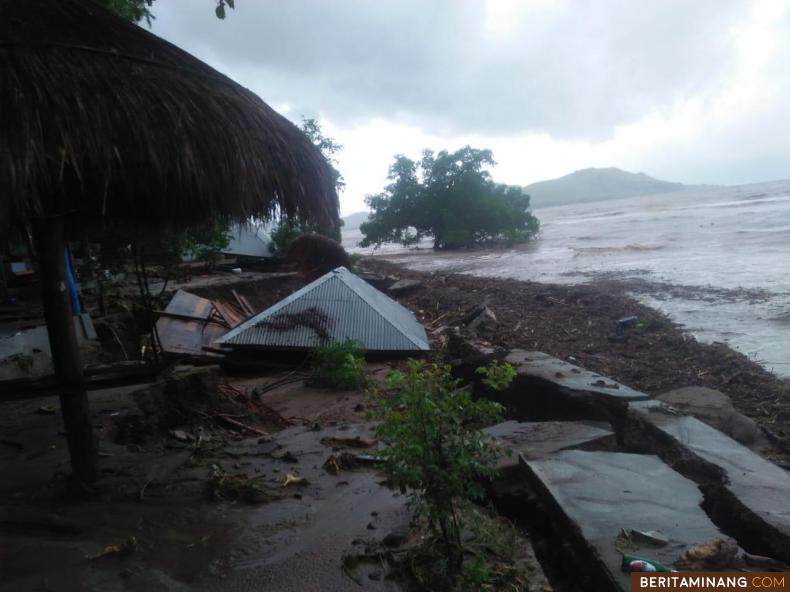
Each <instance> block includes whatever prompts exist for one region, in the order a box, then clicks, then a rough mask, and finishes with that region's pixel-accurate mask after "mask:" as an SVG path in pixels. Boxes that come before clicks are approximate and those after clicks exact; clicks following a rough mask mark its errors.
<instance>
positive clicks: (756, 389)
mask: <svg viewBox="0 0 790 592" xmlns="http://www.w3.org/2000/svg"><path fill="white" fill-rule="evenodd" d="M362 267H363V268H364V270H365V271H368V272H371V273H377V274H383V275H394V276H398V277H399V278H401V279H406V278H407V279H415V280H418V281H420V282H421V284H422V288H420V289H416V290H414V291H412V292H409V293H405V294H403V295H401V296H397V297H396V299H397V300H399V301H400V302H401V304H403V305H404V306H406V307H407V308H409V309H411V310H412V311H413V312H414V313H415V315H416V316H417V319H418V320H419V321H420V322H422V323H423V324H424V325H426V329H427V330H428V333H429V335H431V334H432V333H435V332H436V331H437V329H440V328H441V327H445V326H446V327H449V326H453V325H458V324H460V321H461V319H462V318H463V317H464V315H465V314H466V312H467V311H468V310H469V309H471V308H472V307H474V306H477V305H479V304H481V303H483V302H486V303H487V305H488V306H489V308H490V309H491V310H492V311H493V312H494V314H495V315H496V318H497V322H498V324H497V331H496V333H495V335H494V336H493V338H492V339H491V340H490V343H491V345H493V346H497V347H502V348H523V349H527V350H539V351H543V352H545V353H547V354H550V355H552V356H555V357H558V358H561V359H564V360H571V361H573V363H574V364H577V365H579V366H582V367H584V368H586V369H588V370H592V371H594V372H597V373H600V374H602V375H604V376H608V377H611V378H613V379H615V380H617V381H619V382H621V383H623V384H626V385H628V386H630V387H632V388H634V389H636V390H640V391H642V392H644V393H646V394H648V395H650V396H655V395H658V394H660V393H662V392H666V391H668V390H672V389H675V388H680V387H686V386H703V387H708V388H712V389H715V390H718V391H721V392H722V393H724V394H726V395H728V396H729V397H730V398H731V400H732V403H733V405H734V407H735V408H736V409H737V410H738V411H739V412H741V413H743V414H744V415H746V416H747V417H750V418H751V419H753V420H754V421H755V422H756V423H757V424H758V425H759V426H760V427H761V428H762V430H763V431H764V432H765V433H766V435H767V436H768V438H769V440H770V441H771V443H772V446H773V449H774V450H773V454H772V455H771V456H773V457H774V458H775V459H776V460H779V461H780V462H782V463H787V462H788V461H790V379H783V378H780V377H779V376H777V375H775V374H773V373H771V372H770V371H768V370H767V369H765V368H764V367H763V366H761V365H760V364H758V363H757V362H755V361H753V360H751V359H750V358H749V357H747V356H746V355H744V354H742V353H740V352H738V351H736V350H734V349H732V348H731V347H730V346H729V345H727V344H725V343H711V344H708V343H702V342H700V341H698V340H697V339H696V338H694V337H693V336H692V335H691V334H690V333H689V332H687V331H686V330H685V329H684V328H683V327H682V326H681V325H679V324H678V323H675V322H673V321H672V320H671V319H670V318H669V317H668V316H667V315H666V314H664V313H662V312H660V311H658V310H656V309H654V308H652V307H650V306H648V305H645V304H642V303H640V302H639V301H638V300H637V299H636V298H635V297H633V296H631V295H629V294H628V290H627V287H626V286H624V285H620V284H618V282H614V281H604V280H593V281H592V282H590V283H585V284H544V283H539V282H534V281H526V280H514V279H504V278H489V277H480V276H473V275H468V274H459V273H450V272H443V271H433V272H423V271H415V270H412V269H409V268H407V267H404V266H403V265H400V264H397V263H393V262H390V261H387V260H385V259H383V257H365V258H363V263H362ZM630 316H636V317H637V318H638V326H637V327H634V328H629V329H622V328H618V323H617V321H618V320H619V319H623V318H626V317H630ZM431 338H432V339H435V335H431Z"/></svg>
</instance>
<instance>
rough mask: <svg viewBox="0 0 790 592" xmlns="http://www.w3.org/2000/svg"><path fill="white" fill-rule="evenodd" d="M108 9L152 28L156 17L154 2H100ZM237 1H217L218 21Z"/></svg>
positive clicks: (109, 0)
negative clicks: (153, 7) (152, 22)
mask: <svg viewBox="0 0 790 592" xmlns="http://www.w3.org/2000/svg"><path fill="white" fill-rule="evenodd" d="M99 1H100V2H102V3H103V4H104V5H105V6H106V7H107V8H109V9H110V10H112V11H113V12H114V13H115V14H117V15H118V16H120V17H123V18H125V19H127V20H130V21H132V22H133V23H139V22H140V21H142V20H143V19H145V21H146V23H148V26H149V27H150V26H151V21H152V20H153V19H154V15H153V13H152V12H151V7H152V6H153V4H154V0H99ZM234 4H235V0H217V5H216V7H215V8H214V14H216V15H217V18H218V19H224V18H225V15H226V11H225V8H226V7H228V8H231V9H232V8H235V6H234Z"/></svg>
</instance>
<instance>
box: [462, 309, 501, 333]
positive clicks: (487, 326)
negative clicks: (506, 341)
mask: <svg viewBox="0 0 790 592" xmlns="http://www.w3.org/2000/svg"><path fill="white" fill-rule="evenodd" d="M498 327H499V323H498V322H497V320H496V315H495V314H494V311H493V310H491V309H490V308H488V307H487V306H486V307H485V308H483V310H482V311H481V312H480V314H478V315H477V316H476V317H475V318H474V319H473V320H472V321H471V322H470V323H469V324H467V325H466V331H467V332H468V333H469V334H471V335H474V336H476V337H479V338H480V339H485V340H486V341H491V340H492V339H494V337H496V333H497V329H498Z"/></svg>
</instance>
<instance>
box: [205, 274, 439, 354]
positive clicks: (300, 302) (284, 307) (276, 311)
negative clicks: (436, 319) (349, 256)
mask: <svg viewBox="0 0 790 592" xmlns="http://www.w3.org/2000/svg"><path fill="white" fill-rule="evenodd" d="M346 339H353V340H355V341H358V342H360V343H361V344H362V346H363V347H364V348H365V350H366V351H368V352H419V351H428V350H430V345H429V344H428V337H427V335H426V334H425V329H424V328H423V326H422V325H420V323H418V322H417V319H415V318H414V315H413V314H412V313H411V312H410V311H409V310H407V309H406V308H404V307H403V306H401V305H400V304H398V303H397V302H395V301H394V300H393V299H392V298H390V297H389V296H387V295H385V294H383V293H382V292H379V291H378V290H377V289H376V288H374V287H373V286H371V285H370V284H368V283H367V282H365V281H364V280H362V279H360V278H359V277H357V276H356V275H354V274H353V273H351V272H350V271H349V270H347V269H346V268H345V267H338V268H337V269H334V270H332V271H330V272H329V273H327V274H325V275H323V276H321V277H320V278H318V279H317V280H315V281H314V282H312V283H310V284H308V285H306V286H305V287H304V288H302V289H301V290H298V291H296V292H294V293H293V294H291V295H290V296H288V297H287V298H285V299H284V300H281V301H280V302H278V303H277V304H275V305H274V306H272V307H270V308H268V309H267V310H265V311H263V312H262V313H260V314H258V315H255V316H254V317H252V318H250V319H248V320H247V321H245V322H244V323H242V324H240V325H239V326H238V327H235V328H234V329H233V330H231V331H229V332H228V333H227V334H226V335H224V336H223V337H222V338H220V339H219V340H218V343H220V344H222V345H224V346H225V347H231V348H238V347H253V348H265V349H288V350H305V349H311V348H314V347H317V346H320V345H323V344H325V343H327V342H337V341H344V340H346Z"/></svg>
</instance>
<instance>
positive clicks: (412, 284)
mask: <svg viewBox="0 0 790 592" xmlns="http://www.w3.org/2000/svg"><path fill="white" fill-rule="evenodd" d="M418 288H422V282H421V281H419V280H409V279H403V280H398V281H397V282H395V283H394V284H392V285H391V286H390V287H389V288H387V291H388V292H389V293H390V294H392V295H393V296H401V295H403V294H406V293H407V292H411V291H413V290H416V289H418Z"/></svg>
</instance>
